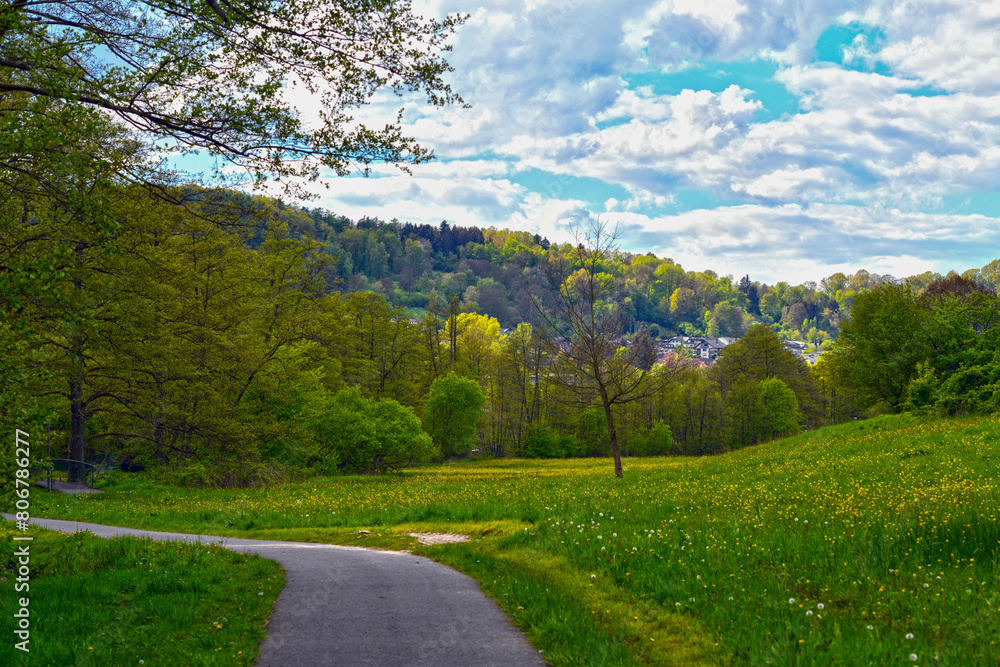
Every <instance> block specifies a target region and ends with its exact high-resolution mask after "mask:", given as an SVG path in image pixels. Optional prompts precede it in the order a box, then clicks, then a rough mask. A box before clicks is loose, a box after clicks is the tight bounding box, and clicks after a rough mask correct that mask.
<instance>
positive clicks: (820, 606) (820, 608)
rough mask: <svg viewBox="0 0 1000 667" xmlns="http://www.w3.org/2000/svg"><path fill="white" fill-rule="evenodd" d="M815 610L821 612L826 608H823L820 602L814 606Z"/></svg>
mask: <svg viewBox="0 0 1000 667" xmlns="http://www.w3.org/2000/svg"><path fill="white" fill-rule="evenodd" d="M816 608H817V609H819V610H820V611H823V610H824V609H826V607H824V606H823V603H822V602H820V603H819V604H818V605H816Z"/></svg>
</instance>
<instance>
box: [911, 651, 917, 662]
mask: <svg viewBox="0 0 1000 667" xmlns="http://www.w3.org/2000/svg"><path fill="white" fill-rule="evenodd" d="M910 660H913V661H914V662H916V661H917V654H916V653H911V654H910Z"/></svg>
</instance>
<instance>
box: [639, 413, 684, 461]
mask: <svg viewBox="0 0 1000 667" xmlns="http://www.w3.org/2000/svg"><path fill="white" fill-rule="evenodd" d="M673 444H674V437H673V434H672V433H671V432H670V425H669V424H667V423H665V422H663V421H662V420H660V419H657V420H656V421H654V422H653V427H652V428H651V429H649V430H648V431H646V432H645V433H636V434H635V435H634V436H633V437H632V439H631V442H630V443H629V451H628V453H629V454H630V455H632V456H664V455H666V454H669V453H670V451H671V448H672V447H673Z"/></svg>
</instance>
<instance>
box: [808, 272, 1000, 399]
mask: <svg viewBox="0 0 1000 667" xmlns="http://www.w3.org/2000/svg"><path fill="white" fill-rule="evenodd" d="M823 360H824V366H825V367H826V368H827V369H828V372H829V373H830V374H831V375H832V376H833V377H835V378H837V379H838V381H839V382H840V384H841V386H844V387H850V388H851V389H852V390H853V391H854V392H855V394H856V395H857V397H858V398H859V399H860V401H861V403H862V404H863V405H866V406H879V407H881V408H883V409H885V410H888V411H891V412H899V411H903V410H923V411H934V412H938V413H940V414H959V413H969V412H979V413H990V412H994V411H995V410H997V409H998V408H1000V297H998V296H997V293H996V290H995V289H994V288H993V287H992V286H991V285H989V284H985V283H982V282H977V281H975V280H973V279H971V278H968V277H965V276H959V275H956V274H952V275H949V276H947V277H946V278H944V279H941V280H937V281H935V282H933V283H931V284H930V285H929V286H928V287H927V288H926V289H923V290H916V289H914V288H913V287H912V286H911V285H906V284H903V285H883V286H881V287H879V288H876V289H874V290H871V291H869V292H866V293H865V294H862V295H859V296H858V297H857V300H856V302H855V304H854V307H853V309H852V311H851V319H850V321H849V322H847V323H846V324H845V326H844V329H843V331H842V333H841V335H840V337H839V338H838V339H837V341H836V343H835V344H834V346H833V347H832V349H831V352H830V354H828V355H824V358H823Z"/></svg>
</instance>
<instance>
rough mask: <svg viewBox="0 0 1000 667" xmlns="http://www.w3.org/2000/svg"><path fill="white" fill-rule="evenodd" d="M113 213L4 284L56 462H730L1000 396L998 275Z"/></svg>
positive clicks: (325, 216) (214, 206)
mask: <svg viewBox="0 0 1000 667" xmlns="http://www.w3.org/2000/svg"><path fill="white" fill-rule="evenodd" d="M108 197H109V199H108V201H109V202H110V203H109V204H108V205H107V207H106V210H107V211H108V212H109V213H110V214H109V218H108V220H107V222H106V225H105V226H103V227H97V226H95V225H94V224H93V221H92V220H86V222H85V223H82V224H74V219H75V218H74V217H73V216H67V215H65V213H64V212H62V211H59V210H52V211H47V212H46V211H45V210H43V209H37V210H36V211H35V212H34V215H35V217H34V219H33V222H32V224H31V225H29V226H27V227H26V228H22V229H20V230H17V228H14V233H8V234H6V235H5V237H4V238H3V239H2V246H0V247H2V249H3V253H4V255H3V258H2V261H3V263H4V265H5V266H7V267H15V266H16V267H18V269H17V270H15V271H6V272H4V273H3V274H2V275H3V278H4V279H5V280H6V281H8V282H7V284H6V285H5V286H4V287H5V289H4V294H6V295H8V296H7V303H6V304H5V309H4V310H5V312H6V313H8V316H7V317H5V318H4V320H3V324H2V325H0V327H2V328H0V336H2V337H3V341H2V342H3V345H4V350H5V354H4V355H3V359H4V361H3V364H4V368H3V369H2V372H3V376H4V377H3V380H4V384H5V387H6V388H8V390H7V391H5V392H4V406H3V409H4V410H5V414H6V415H7V416H8V418H9V417H10V416H11V415H12V414H13V410H14V409H15V408H16V410H17V411H18V414H17V417H18V419H19V420H20V422H19V423H22V424H32V428H33V429H34V430H35V432H36V433H44V437H42V438H39V437H37V436H36V437H35V442H36V443H39V444H38V445H37V446H38V447H41V448H44V451H45V452H46V454H47V456H50V457H53V458H70V459H76V460H88V461H108V460H113V461H118V462H125V463H126V464H127V465H129V466H132V467H139V466H142V467H149V468H153V469H155V470H158V471H160V472H161V473H162V474H164V475H166V476H168V477H169V478H171V479H172V480H174V481H176V482H178V483H181V484H210V485H253V484H258V483H266V482H268V481H279V480H284V479H293V478H300V477H302V476H308V475H315V474H334V473H337V472H341V471H352V472H383V471H391V470H394V469H398V468H400V467H402V466H406V465H409V464H413V463H419V462H426V461H431V460H442V459H446V458H467V457H470V456H473V457H482V456H495V457H570V456H607V455H611V454H614V455H615V458H616V461H617V460H618V459H619V456H620V455H621V456H642V455H667V454H672V455H701V454H714V453H720V452H725V451H730V450H732V449H736V448H740V447H745V446H748V445H752V444H755V443H758V442H763V441H767V440H771V439H774V438H776V437H780V436H783V435H786V434H789V433H793V432H797V431H799V430H801V429H803V428H815V427H817V426H820V425H824V424H831V423H837V422H841V421H845V420H851V419H857V418H864V417H866V416H869V415H871V414H875V413H878V412H886V411H888V412H893V411H900V410H904V409H924V410H930V409H937V410H941V411H947V412H957V411H992V410H993V409H995V408H996V401H997V398H1000V393H997V392H996V389H997V387H998V386H1000V385H998V380H1000V373H998V369H1000V363H998V361H997V359H996V358H995V356H994V354H995V353H994V352H993V351H994V350H996V349H997V347H998V346H997V345H996V342H997V341H996V333H997V330H998V329H997V326H996V322H997V318H998V313H1000V307H998V301H997V297H996V292H995V288H994V286H995V285H996V283H997V280H998V278H1000V261H998V262H993V263H991V264H989V265H987V266H985V267H983V268H982V269H980V270H978V271H971V272H967V273H966V274H964V275H961V276H960V275H957V274H950V275H949V276H947V277H943V276H940V275H920V276H913V277H910V278H907V279H905V280H899V279H896V278H893V277H891V276H878V275H873V274H869V273H868V272H865V271H859V272H857V273H856V274H855V275H853V276H846V275H843V274H835V275H833V276H828V277H825V278H822V279H821V280H820V281H819V283H818V284H817V283H807V284H804V285H794V286H793V285H788V284H784V283H778V284H776V285H766V284H762V283H759V282H755V281H752V280H751V279H750V278H749V276H746V277H744V278H742V279H741V280H739V281H734V280H733V279H732V277H719V276H718V275H717V274H715V273H713V272H711V271H704V272H692V271H685V270H684V269H683V268H682V267H681V266H679V265H677V264H675V263H674V262H672V261H671V260H669V259H662V258H657V257H654V256H652V255H634V254H630V253H627V252H622V251H620V250H618V249H617V244H616V243H615V241H616V239H615V237H614V235H613V230H611V229H608V228H607V227H605V226H601V225H597V226H595V227H594V229H592V230H584V232H585V233H583V234H582V235H581V236H580V238H579V239H578V241H579V242H578V243H575V244H574V243H565V244H563V245H562V246H560V245H559V244H555V243H550V242H549V241H548V240H547V239H544V238H539V237H538V236H534V235H531V234H528V233H526V232H518V231H511V230H497V229H493V228H490V229H485V230H484V229H478V228H472V227H461V226H458V225H451V224H449V223H447V222H442V223H441V224H440V225H439V226H437V227H434V226H429V225H413V224H410V223H400V222H399V221H396V220H393V221H390V222H388V223H384V222H381V221H379V220H377V219H374V218H363V219H361V220H357V221H352V220H349V219H347V218H345V217H343V216H338V215H336V214H334V213H331V212H328V211H325V210H319V209H306V208H302V207H297V206H289V205H285V204H283V203H282V202H281V201H279V200H275V199H269V198H265V197H254V196H249V195H245V194H242V193H238V192H234V191H214V190H206V189H200V188H192V187H188V188H184V189H181V190H177V191H176V192H174V193H173V196H172V197H170V198H163V197H158V196H156V194H155V193H152V192H150V191H149V190H148V189H146V188H140V187H134V188H131V189H128V188H124V189H118V190H116V191H111V192H109V193H108ZM44 213H48V214H47V215H43V214H44ZM25 230H28V231H29V232H30V236H27V235H26V234H25ZM18 231H19V232H20V236H18ZM18 281H20V282H18ZM887 312H888V313H892V314H893V315H892V316H891V317H888V318H886V316H885V315H884V314H885V313H887ZM880 318H881V319H880ZM883 320H884V321H883ZM677 334H680V335H689V336H698V335H707V336H712V337H717V336H727V337H732V338H738V340H737V341H736V342H734V343H732V344H731V345H729V346H728V347H726V348H725V349H724V350H723V351H722V353H721V354H720V356H719V358H718V359H717V360H716V362H715V363H714V364H711V365H706V364H702V363H699V362H698V360H694V359H690V358H688V356H687V355H686V354H685V353H684V352H683V351H679V352H677V353H674V354H669V355H658V354H657V353H656V346H655V343H656V340H657V339H664V338H667V337H669V336H672V335H677ZM787 339H801V340H804V341H806V342H808V343H809V344H810V345H812V346H815V347H816V349H820V350H822V351H824V354H823V355H822V356H821V357H820V361H819V363H817V364H816V365H815V366H809V365H808V364H806V363H805V362H804V361H803V359H802V357H801V356H799V355H797V354H796V353H794V352H792V351H790V350H789V349H787V348H786V346H785V345H784V344H783V341H784V340H787ZM973 350H974V351H975V354H973V353H972V351H973Z"/></svg>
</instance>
